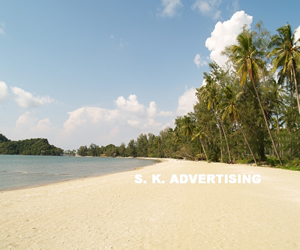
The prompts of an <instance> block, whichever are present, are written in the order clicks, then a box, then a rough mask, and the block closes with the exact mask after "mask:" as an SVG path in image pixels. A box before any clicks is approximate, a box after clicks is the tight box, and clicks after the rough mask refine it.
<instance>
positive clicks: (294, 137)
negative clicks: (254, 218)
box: [77, 22, 300, 169]
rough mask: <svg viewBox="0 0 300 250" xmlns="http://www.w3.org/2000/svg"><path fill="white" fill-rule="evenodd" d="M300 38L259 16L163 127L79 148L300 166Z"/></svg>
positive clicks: (211, 66) (96, 152) (286, 27)
mask: <svg viewBox="0 0 300 250" xmlns="http://www.w3.org/2000/svg"><path fill="white" fill-rule="evenodd" d="M299 45H300V39H298V40H296V36H295V32H293V31H292V28H291V25H290V24H287V25H284V26H282V27H280V28H278V29H277V33H276V34H275V35H271V34H270V32H269V31H268V30H266V29H265V28H264V27H263V24H262V22H259V23H257V24H256V26H255V28H254V30H250V29H247V28H246V27H244V28H243V31H242V32H241V33H240V34H239V35H238V37H237V39H236V43H235V44H233V45H231V46H228V47H226V49H225V50H224V51H223V55H226V56H227V58H228V61H227V63H226V66H222V67H221V66H220V65H218V64H217V63H216V62H211V63H209V72H205V73H204V80H205V83H206V84H205V85H204V86H201V87H200V88H198V89H197V91H196V95H197V98H198V102H197V104H196V105H195V106H194V111H193V112H190V113H188V114H186V115H185V116H182V117H177V118H176V120H175V127H174V129H173V128H166V129H164V130H162V131H161V132H160V133H159V135H153V134H151V133H149V134H148V135H146V134H141V135H139V137H138V138H137V139H136V140H131V141H130V142H129V143H128V145H127V147H126V145H125V144H124V143H122V144H121V145H120V146H119V147H117V146H114V145H112V144H111V145H108V146H106V147H99V146H97V145H95V144H91V145H90V147H86V146H82V147H80V148H79V149H78V150H77V154H78V155H90V156H100V155H106V156H132V157H138V156H142V157H172V158H187V159H192V160H199V159H200V160H206V161H215V162H218V161H219V162H227V163H235V162H253V163H254V164H261V163H265V162H267V163H268V164H271V165H281V166H282V165H287V164H290V163H293V164H294V167H295V168H299V169H300V167H299V166H300V161H299V158H300V103H299V82H300V46H299Z"/></svg>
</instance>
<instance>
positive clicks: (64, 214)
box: [0, 160, 300, 249]
mask: <svg viewBox="0 0 300 250" xmlns="http://www.w3.org/2000/svg"><path fill="white" fill-rule="evenodd" d="M136 174H141V175H142V176H143V179H144V180H146V181H147V183H141V184H137V183H136V182H135V180H136V179H135V175H136ZM153 174H161V179H164V180H166V181H165V184H158V183H156V184H153V183H152V181H151V179H152V175H153ZM172 174H176V175H178V176H179V175H180V174H192V175H194V174H251V175H254V174H259V175H261V183H259V184H255V183H251V184H249V183H247V184H230V183H227V184H226V183H222V184H217V183H216V184H212V183H210V184H199V183H198V182H197V183H195V184H192V183H187V184H176V183H172V184H170V183H169V180H170V178H171V176H172ZM299 230H300V172H295V171H288V170H282V169H272V168H263V167H252V166H245V165H227V164H221V163H205V162H190V161H179V160H166V161H164V162H162V163H158V164H155V165H152V166H148V167H145V168H143V169H137V170H134V171H129V172H123V173H116V174H110V175H106V176H101V177H96V178H87V179H81V180H74V181H67V182H63V183H56V184H51V185H47V186H41V187H35V188H28V189H22V190H12V191H4V192H1V193H0V249H29V248H30V249H300V237H299Z"/></svg>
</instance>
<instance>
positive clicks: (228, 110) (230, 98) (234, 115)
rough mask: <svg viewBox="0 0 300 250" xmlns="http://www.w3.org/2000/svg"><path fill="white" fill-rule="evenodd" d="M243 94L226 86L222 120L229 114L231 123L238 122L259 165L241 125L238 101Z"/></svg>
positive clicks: (221, 106) (222, 105)
mask: <svg viewBox="0 0 300 250" xmlns="http://www.w3.org/2000/svg"><path fill="white" fill-rule="evenodd" d="M242 94H243V92H239V93H237V94H236V93H234V91H233V90H232V88H231V87H230V86H226V87H225V89H224V98H223V102H222V104H221V105H220V108H221V114H222V120H225V119H226V117H228V116H229V118H230V120H231V123H232V124H233V123H236V124H237V126H238V128H239V129H240V131H241V132H242V134H243V136H244V139H245V141H246V144H247V146H248V148H249V150H250V152H251V154H252V157H253V160H254V162H255V165H257V162H256V157H255V155H254V153H253V151H252V149H251V147H250V144H249V142H248V139H247V137H246V134H245V132H244V130H243V128H242V126H241V115H240V113H241V112H240V108H239V106H238V101H239V99H240V96H241V95H242Z"/></svg>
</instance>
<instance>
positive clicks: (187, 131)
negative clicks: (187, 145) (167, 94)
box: [182, 115, 194, 136]
mask: <svg viewBox="0 0 300 250" xmlns="http://www.w3.org/2000/svg"><path fill="white" fill-rule="evenodd" d="M182 122H183V125H182V129H183V132H184V135H186V136H190V135H192V133H193V129H194V124H193V121H192V119H191V117H189V116H186V115H185V116H184V117H183V119H182Z"/></svg>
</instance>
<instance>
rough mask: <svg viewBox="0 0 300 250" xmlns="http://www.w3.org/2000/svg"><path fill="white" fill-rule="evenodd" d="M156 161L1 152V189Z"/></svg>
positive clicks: (77, 177) (95, 174)
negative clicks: (4, 153) (8, 153)
mask: <svg viewBox="0 0 300 250" xmlns="http://www.w3.org/2000/svg"><path fill="white" fill-rule="evenodd" d="M155 162H156V161H155V160H152V159H137V158H109V157H70V156H36V155H35V156H32V155H0V191H4V190H11V189H21V188H28V187H35V186H41V185H47V184H52V183H56V182H62V181H68V180H75V179H81V178H86V177H95V176H101V175H106V174H111V173H117V172H124V171H129V170H133V169H135V168H137V167H144V166H149V165H152V164H154V163H155Z"/></svg>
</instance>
